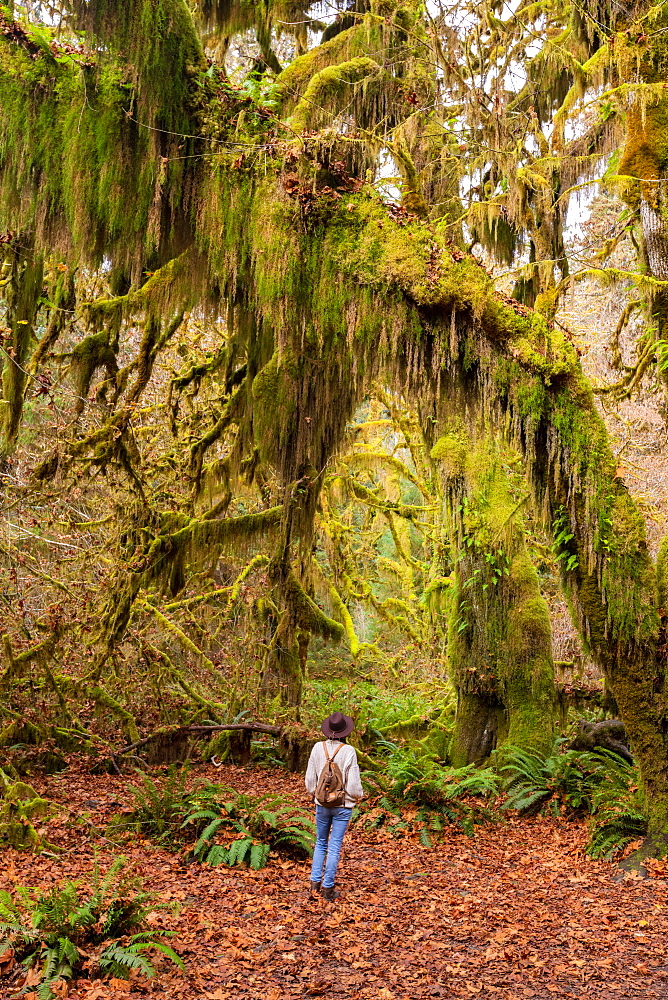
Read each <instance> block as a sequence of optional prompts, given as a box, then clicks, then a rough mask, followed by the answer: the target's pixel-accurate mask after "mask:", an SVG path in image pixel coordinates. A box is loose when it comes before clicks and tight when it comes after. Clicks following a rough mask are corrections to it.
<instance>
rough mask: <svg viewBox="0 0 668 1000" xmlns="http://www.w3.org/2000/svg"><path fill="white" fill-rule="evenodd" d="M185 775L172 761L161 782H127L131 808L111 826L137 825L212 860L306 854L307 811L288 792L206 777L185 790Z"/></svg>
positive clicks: (309, 837) (262, 860) (310, 832)
mask: <svg viewBox="0 0 668 1000" xmlns="http://www.w3.org/2000/svg"><path fill="white" fill-rule="evenodd" d="M187 780H188V769H187V768H185V767H182V768H181V769H180V771H177V769H176V767H175V766H172V767H171V768H170V770H169V773H168V776H167V780H166V781H165V782H164V784H163V785H162V787H160V786H159V785H157V784H156V782H155V781H153V780H152V779H151V778H149V777H148V776H144V777H143V780H142V783H141V785H138V786H132V787H131V788H130V791H131V793H132V795H133V797H134V799H135V803H136V806H135V809H134V810H133V811H132V812H131V813H130V814H129V815H124V816H120V817H118V819H117V820H116V822H115V823H114V829H115V830H116V831H122V830H123V829H125V830H127V831H132V830H135V831H141V832H142V833H145V834H146V835H147V836H150V837H153V838H154V839H156V840H158V841H159V842H160V843H162V844H163V845H164V846H165V847H172V848H176V849H181V848H183V847H184V846H188V849H189V850H190V851H192V853H193V855H194V857H195V858H197V860H198V861H205V862H207V863H208V864H213V865H220V864H226V865H238V864H242V863H244V864H248V865H250V866H251V867H253V868H262V867H264V865H266V863H267V860H268V858H269V853H270V851H275V852H277V853H279V854H287V855H290V856H293V857H300V858H302V857H308V856H310V855H311V854H312V852H313V844H314V842H315V826H314V824H313V821H312V819H311V815H310V813H308V812H306V811H305V810H304V809H301V808H300V807H298V806H295V805H294V804H293V803H292V802H291V801H290V800H289V799H288V798H286V797H284V796H282V795H262V796H250V795H243V794H239V793H238V792H236V791H235V789H233V788H230V787H228V786H225V785H218V784H212V783H207V784H200V785H196V786H195V787H194V788H192V789H191V790H190V791H186V784H187ZM193 838H194V844H193V843H192V842H193ZM221 840H224V841H225V842H224V843H221V842H220V841H221ZM191 844H192V846H190V845H191Z"/></svg>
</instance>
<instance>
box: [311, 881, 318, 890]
mask: <svg viewBox="0 0 668 1000" xmlns="http://www.w3.org/2000/svg"><path fill="white" fill-rule="evenodd" d="M311 892H320V882H311Z"/></svg>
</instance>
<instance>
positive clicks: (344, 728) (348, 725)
mask: <svg viewBox="0 0 668 1000" xmlns="http://www.w3.org/2000/svg"><path fill="white" fill-rule="evenodd" d="M320 728H321V729H322V731H323V733H324V734H325V736H326V737H327V738H328V739H330V740H342V739H343V737H344V736H350V734H351V733H352V731H353V729H354V728H355V723H354V722H353V720H352V719H351V718H350V716H349V715H343V714H342V713H341V712H332V714H331V715H329V716H327V718H326V719H325V721H324V722H323V724H322V725H321V727H320Z"/></svg>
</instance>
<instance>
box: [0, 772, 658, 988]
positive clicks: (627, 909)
mask: <svg viewBox="0 0 668 1000" xmlns="http://www.w3.org/2000/svg"><path fill="white" fill-rule="evenodd" d="M194 770H196V771H197V777H198V778H202V777H204V778H206V779H208V780H213V781H219V782H224V783H226V784H229V785H232V786H233V787H235V788H237V789H238V790H239V791H243V792H246V793H248V794H262V793H266V792H268V791H270V792H280V793H281V794H286V795H289V796H291V797H292V799H293V800H294V801H295V802H297V803H299V804H302V805H304V804H306V802H307V799H306V794H305V792H304V790H303V779H302V777H301V775H290V774H287V773H285V772H282V771H278V770H276V769H265V768H258V767H253V768H248V769H244V768H241V767H234V766H224V767H222V768H218V769H214V768H213V767H209V766H207V765H202V766H201V767H199V768H197V769H194ZM133 780H135V779H134V778H133V777H125V776H115V775H114V776H112V775H102V776H95V777H93V776H91V775H90V774H88V773H86V770H85V768H84V767H82V766H79V767H78V768H77V766H76V764H74V765H73V766H71V767H70V769H69V770H68V771H67V772H64V773H61V774H60V775H53V776H51V777H45V778H43V779H40V780H38V781H35V782H34V784H35V785H37V786H38V787H39V791H40V792H41V793H42V794H44V795H47V796H48V797H49V798H51V799H52V800H53V801H54V802H55V803H56V804H57V805H58V807H59V808H58V812H57V814H56V815H55V816H54V817H52V818H51V819H50V820H49V821H48V822H47V823H46V824H45V828H44V831H43V833H44V835H45V837H46V839H47V840H48V841H49V842H50V843H51V844H53V845H56V847H57V848H58V851H54V852H52V853H49V852H47V853H43V854H41V855H31V854H26V853H20V852H16V851H13V850H6V851H4V852H3V854H2V866H1V867H0V889H5V890H11V889H12V888H13V887H14V886H17V885H27V886H30V887H34V888H38V889H45V888H49V887H50V886H51V885H52V884H54V883H56V882H60V881H63V880H65V879H75V878H79V879H84V880H85V879H86V877H87V876H88V875H89V873H90V872H91V871H92V869H93V865H94V861H95V857H96V856H97V859H98V863H99V864H100V865H101V867H102V868H103V869H104V868H106V867H107V866H108V865H109V864H110V863H111V861H112V860H113V858H114V857H115V856H117V855H118V854H119V853H123V854H125V855H126V856H127V857H128V859H129V860H130V862H131V863H132V865H133V867H134V870H135V872H136V874H137V875H139V876H140V877H141V878H142V879H143V880H144V888H146V889H150V890H155V891H157V892H159V894H160V897H161V899H162V900H165V901H172V902H174V903H175V904H177V906H178V911H177V913H176V914H175V915H170V914H166V913H164V912H156V913H155V914H152V915H151V917H150V920H149V922H150V923H151V924H152V925H153V927H155V928H156V929H158V930H159V929H160V928H161V927H164V928H165V929H167V928H169V929H171V930H173V931H176V936H175V937H174V938H173V939H172V941H171V942H170V943H171V944H172V945H173V946H174V947H175V949H176V951H177V952H179V954H180V955H181V957H182V958H183V960H184V962H185V964H186V972H185V973H182V972H180V971H179V970H178V969H176V968H175V967H174V966H173V965H172V964H170V963H168V962H167V961H165V962H164V963H162V962H161V961H159V960H158V959H156V961H155V965H156V970H157V974H156V976H155V978H154V979H148V980H147V979H143V978H142V977H141V976H134V977H131V979H130V980H129V981H125V980H120V979H110V980H105V981H100V980H90V979H81V978H80V979H78V980H72V981H71V982H69V983H64V982H63V983H62V988H60V993H58V995H59V996H62V997H68V998H80V1000H106V998H111V997H120V996H126V997H128V998H138V997H146V998H148V997H164V998H165V1000H172V998H173V1000H195V998H197V1000H205V998H206V1000H232V998H234V1000H241V998H244V1000H245V998H249V1000H251V998H252V1000H289V998H297V997H299V998H300V1000H304V998H310V997H323V996H329V995H331V994H332V993H334V994H336V996H337V997H339V998H342V1000H347V998H350V1000H357V998H359V1000H423V998H424V1000H427V998H431V997H443V998H448V1000H450V998H457V1000H459V998H496V1000H525V998H527V1000H530V998H535V1000H548V998H557V1000H560V998H564V1000H565V998H568V1000H603V998H605V1000H622V998H624V1000H627V998H630V1000H654V998H656V1000H659V998H661V1000H665V998H666V996H668V958H667V949H668V934H667V931H668V894H667V892H666V890H667V889H668V864H666V863H664V862H653V863H651V864H650V865H649V875H650V877H649V878H647V879H641V878H638V877H633V876H630V875H626V876H625V877H623V878H620V875H619V869H617V868H616V867H615V866H614V865H611V864H609V863H607V862H603V861H592V860H591V859H589V858H587V857H586V856H585V855H584V845H585V843H586V839H587V834H586V829H585V826H584V824H583V823H581V822H568V821H566V820H564V819H559V818H546V817H538V818H532V819H528V818H504V820H503V821H502V822H499V823H496V824H489V825H487V826H484V827H478V828H477V829H476V833H475V836H474V837H466V836H464V835H463V834H461V833H457V832H456V831H455V830H450V831H445V833H444V834H443V835H442V836H441V838H440V840H439V841H438V842H437V843H435V844H434V845H433V846H432V847H425V846H423V845H422V844H421V843H420V842H419V840H418V837H417V835H416V834H411V833H406V832H404V833H403V834H402V835H401V836H398V837H396V836H392V832H391V831H390V830H388V831H383V830H382V829H381V830H380V831H374V832H372V833H370V832H368V831H365V832H363V831H362V830H361V829H359V828H358V827H355V826H353V827H352V828H351V829H350V830H349V832H348V834H347V836H346V840H345V841H344V850H343V854H342V860H341V865H340V868H339V878H338V884H339V885H340V888H341V897H340V899H339V900H338V901H337V902H336V903H327V902H325V901H324V900H323V899H322V898H320V897H318V896H313V895H310V894H309V891H308V886H309V864H308V863H307V862H303V861H290V860H283V859H280V858H278V857H275V856H273V855H272V857H271V858H270V861H269V864H268V866H267V867H266V868H263V869H261V870H259V871H253V870H252V869H249V868H244V867H239V868H227V867H216V868H212V867H210V866H208V865H203V864H199V863H197V862H192V861H191V859H190V858H186V857H185V856H184V855H183V854H177V853H173V852H170V851H168V850H165V849H162V848H158V847H156V845H155V844H154V843H152V842H151V841H150V840H148V839H146V838H142V837H135V838H134V839H132V840H130V841H129V842H128V843H125V844H123V846H122V848H120V847H116V846H115V845H114V844H112V843H111V841H109V840H108V839H105V837H104V829H105V826H106V824H107V823H108V821H109V819H110V818H111V816H112V815H114V814H115V813H117V812H118V811H119V810H121V809H123V808H127V807H128V805H129V803H130V795H129V793H128V791H127V786H128V785H130V784H132V782H133ZM3 961H5V957H4V956H3V957H0V963H1V962H3ZM3 973H5V975H4V978H3V977H2V974H3ZM5 984H6V985H5ZM21 986H22V987H23V989H24V990H27V992H25V993H24V996H26V997H27V998H28V1000H34V998H35V997H36V993H34V992H32V993H31V992H30V986H31V980H30V977H29V976H28V978H27V979H26V977H25V975H24V976H23V979H22V980H20V979H19V980H17V979H16V970H12V968H11V962H10V961H7V963H6V964H5V965H0V996H1V997H2V998H3V1000H4V998H7V1000H9V997H11V996H14V995H15V994H16V992H17V989H18V988H19V987H21Z"/></svg>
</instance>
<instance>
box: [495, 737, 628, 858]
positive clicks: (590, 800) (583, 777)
mask: <svg viewBox="0 0 668 1000" xmlns="http://www.w3.org/2000/svg"><path fill="white" fill-rule="evenodd" d="M560 746H561V741H559V740H557V742H556V743H555V745H554V747H553V749H552V751H551V752H550V754H548V756H547V757H541V756H539V755H538V754H534V753H531V752H530V751H527V750H524V749H520V748H519V747H508V746H504V747H503V748H502V750H501V751H500V752H499V756H498V760H499V772H500V774H501V775H502V776H503V785H504V789H505V791H506V799H505V802H504V803H503V808H504V809H517V810H518V811H519V812H522V813H524V814H525V815H536V814H537V813H539V812H541V811H544V810H545V809H546V808H548V809H549V810H550V811H551V812H552V813H554V814H561V813H569V812H570V813H580V814H589V816H590V817H591V818H590V820H589V831H590V836H589V843H588V845H587V852H588V853H589V854H590V855H591V856H592V857H595V858H600V857H606V858H610V857H612V856H613V854H615V853H616V852H617V851H619V850H620V849H621V848H623V847H624V846H625V845H626V844H628V843H629V842H630V841H632V840H636V839H638V838H639V837H642V836H643V835H644V834H645V833H646V830H647V824H646V820H645V818H644V816H643V814H642V811H641V804H640V799H639V795H638V789H637V781H638V772H637V769H636V767H635V765H633V764H629V763H628V762H627V761H626V760H624V759H623V758H621V757H618V756H617V755H616V754H614V753H612V752H611V751H609V750H605V749H603V748H601V749H599V750H598V751H597V752H596V753H583V752H581V751H578V750H565V751H560Z"/></svg>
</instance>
